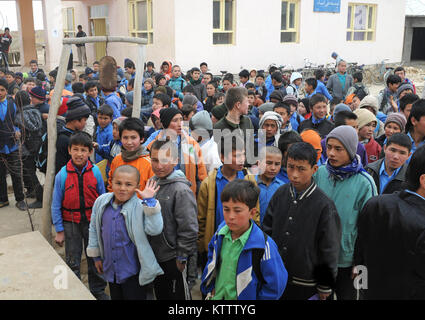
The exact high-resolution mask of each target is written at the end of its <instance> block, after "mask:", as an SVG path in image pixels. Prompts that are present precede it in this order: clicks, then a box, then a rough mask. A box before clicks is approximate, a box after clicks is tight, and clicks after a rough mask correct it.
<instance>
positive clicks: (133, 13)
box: [128, 0, 154, 45]
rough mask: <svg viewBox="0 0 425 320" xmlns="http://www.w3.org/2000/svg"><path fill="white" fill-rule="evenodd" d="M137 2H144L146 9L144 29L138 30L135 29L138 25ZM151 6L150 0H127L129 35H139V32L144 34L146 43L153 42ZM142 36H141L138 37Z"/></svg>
mask: <svg viewBox="0 0 425 320" xmlns="http://www.w3.org/2000/svg"><path fill="white" fill-rule="evenodd" d="M139 2H146V11H147V17H146V20H147V21H146V27H147V29H146V30H139V29H137V26H138V18H137V17H138V9H137V4H138V3H139ZM152 15H153V6H152V0H129V1H128V17H129V19H128V28H129V30H128V32H129V34H130V36H132V37H139V35H141V34H146V39H147V40H148V43H147V44H148V45H151V44H153V33H154V31H153V18H152ZM140 38H142V37H140Z"/></svg>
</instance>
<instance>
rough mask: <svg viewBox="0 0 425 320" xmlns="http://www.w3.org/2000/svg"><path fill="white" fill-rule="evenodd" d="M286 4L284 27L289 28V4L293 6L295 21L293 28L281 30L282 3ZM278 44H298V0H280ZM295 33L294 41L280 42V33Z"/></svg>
mask: <svg viewBox="0 0 425 320" xmlns="http://www.w3.org/2000/svg"><path fill="white" fill-rule="evenodd" d="M284 2H287V3H288V7H287V10H286V25H287V26H288V27H289V16H290V14H289V13H290V7H291V3H293V4H295V17H294V18H295V19H294V27H293V28H287V29H282V6H283V3H284ZM280 28H281V29H280V43H300V0H281V4H280ZM293 32H295V41H282V33H293Z"/></svg>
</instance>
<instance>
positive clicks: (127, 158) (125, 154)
mask: <svg viewBox="0 0 425 320" xmlns="http://www.w3.org/2000/svg"><path fill="white" fill-rule="evenodd" d="M144 154H146V153H145V148H144V147H143V146H142V145H140V147H139V148H137V149H136V150H134V151H127V150H125V149H124V148H121V157H122V159H123V160H124V162H131V161H133V160H136V159H137V158H139V157H140V156H142V155H144Z"/></svg>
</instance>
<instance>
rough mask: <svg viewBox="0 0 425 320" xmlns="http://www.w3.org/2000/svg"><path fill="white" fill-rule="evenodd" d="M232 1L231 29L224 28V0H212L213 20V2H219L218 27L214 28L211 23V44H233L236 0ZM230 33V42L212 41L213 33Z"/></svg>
mask: <svg viewBox="0 0 425 320" xmlns="http://www.w3.org/2000/svg"><path fill="white" fill-rule="evenodd" d="M231 1H232V27H231V30H226V0H213V13H212V14H213V17H212V18H213V20H214V2H219V3H220V18H219V21H220V28H214V24H213V39H212V42H213V45H214V46H228V45H235V29H236V28H235V27H236V0H231ZM223 33H227V34H231V35H232V39H231V42H230V43H214V34H223Z"/></svg>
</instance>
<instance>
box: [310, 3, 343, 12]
mask: <svg viewBox="0 0 425 320" xmlns="http://www.w3.org/2000/svg"><path fill="white" fill-rule="evenodd" d="M340 9H341V0H314V11H317V12H339V11H340Z"/></svg>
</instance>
